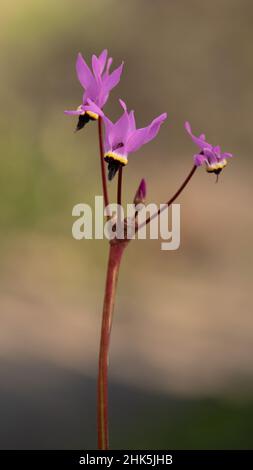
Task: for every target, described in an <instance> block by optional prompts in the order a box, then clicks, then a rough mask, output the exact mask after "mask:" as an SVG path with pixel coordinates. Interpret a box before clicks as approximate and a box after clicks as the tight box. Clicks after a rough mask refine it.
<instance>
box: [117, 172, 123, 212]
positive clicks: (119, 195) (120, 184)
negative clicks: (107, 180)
mask: <svg viewBox="0 0 253 470" xmlns="http://www.w3.org/2000/svg"><path fill="white" fill-rule="evenodd" d="M122 174H123V168H122V166H121V167H120V168H119V175H118V190H117V204H119V205H120V206H121V197H122Z"/></svg>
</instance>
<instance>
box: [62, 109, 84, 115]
mask: <svg viewBox="0 0 253 470" xmlns="http://www.w3.org/2000/svg"><path fill="white" fill-rule="evenodd" d="M83 111H84V110H83V109H76V110H73V111H71V110H70V111H68V110H66V111H64V114H68V115H69V116H80V115H81V114H84V112H83Z"/></svg>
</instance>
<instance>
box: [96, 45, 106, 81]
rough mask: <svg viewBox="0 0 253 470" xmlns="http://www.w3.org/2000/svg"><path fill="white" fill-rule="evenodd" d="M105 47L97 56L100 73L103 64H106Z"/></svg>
mask: <svg viewBox="0 0 253 470" xmlns="http://www.w3.org/2000/svg"><path fill="white" fill-rule="evenodd" d="M107 54H108V52H107V49H104V50H103V51H102V52H101V54H100V56H99V58H98V61H99V65H100V74H101V75H102V73H103V71H104V68H105V64H106V59H107Z"/></svg>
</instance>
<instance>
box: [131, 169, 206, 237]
mask: <svg viewBox="0 0 253 470" xmlns="http://www.w3.org/2000/svg"><path fill="white" fill-rule="evenodd" d="M196 170H197V167H196V166H195V165H194V166H193V167H192V169H191V171H190V173H189V174H188V176H187V177H186V178H185V180H184V182H183V183H182V184H181V186H180V187H179V189H178V190H177V191H176V192H175V194H174V195H173V196H172V197H171V198H170V199H169V201H167V202H165V203H164V206H163V207H162V208H160V209H159V210H158V211H157V212H156V213H155V214H153V215H152V216H151V217H148V218H147V219H146V220H145V222H143V223H142V224H140V225H139V227H138V226H137V228H136V232H138V230H140V229H141V228H142V227H144V226H145V225H148V224H149V223H150V222H151V220H153V219H155V218H156V217H158V216H159V215H160V214H161V212H163V211H164V210H165V209H166V208H167V207H169V206H170V205H171V204H172V203H173V202H174V201H175V199H177V197H178V196H179V195H180V194H181V192H182V191H183V190H184V188H185V187H186V186H187V184H188V183H189V181H190V179H191V178H192V176H193V175H194V173H195V171H196Z"/></svg>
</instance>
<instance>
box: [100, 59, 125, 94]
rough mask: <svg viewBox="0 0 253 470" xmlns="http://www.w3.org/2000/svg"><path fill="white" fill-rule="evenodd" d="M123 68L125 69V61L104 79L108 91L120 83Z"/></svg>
mask: <svg viewBox="0 0 253 470" xmlns="http://www.w3.org/2000/svg"><path fill="white" fill-rule="evenodd" d="M122 69H123V62H122V64H121V65H120V66H119V67H118V68H117V69H115V70H114V71H113V72H112V73H111V75H108V77H106V78H105V79H104V87H105V88H106V89H107V90H108V91H110V90H112V88H114V87H115V86H116V85H118V83H119V81H120V76H121V73H122Z"/></svg>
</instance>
